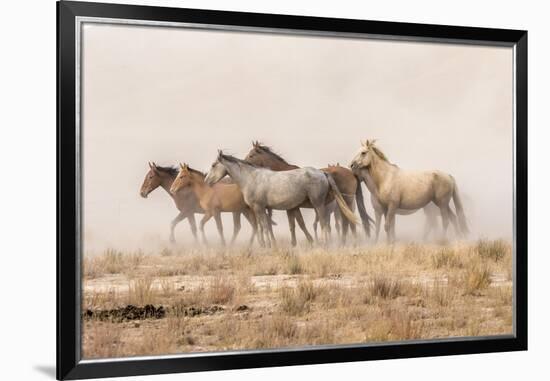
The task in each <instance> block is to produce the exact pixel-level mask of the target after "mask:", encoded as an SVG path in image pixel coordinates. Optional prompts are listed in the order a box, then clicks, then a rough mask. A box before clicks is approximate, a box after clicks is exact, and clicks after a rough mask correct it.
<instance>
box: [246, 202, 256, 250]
mask: <svg viewBox="0 0 550 381" xmlns="http://www.w3.org/2000/svg"><path fill="white" fill-rule="evenodd" d="M243 214H244V217H245V218H246V219H247V221H248V222H249V223H250V226H251V227H252V235H251V236H250V240H249V241H248V246H252V244H253V243H254V237H256V234H257V233H258V224H257V221H256V216H255V215H254V212H252V210H251V209H248V208H246V209H244V210H243Z"/></svg>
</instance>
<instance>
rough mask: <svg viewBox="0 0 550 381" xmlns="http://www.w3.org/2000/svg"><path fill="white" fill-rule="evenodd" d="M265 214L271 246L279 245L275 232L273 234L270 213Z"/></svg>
mask: <svg viewBox="0 0 550 381" xmlns="http://www.w3.org/2000/svg"><path fill="white" fill-rule="evenodd" d="M264 215H265V222H266V225H267V232H268V234H269V239H270V241H271V246H273V247H277V240H276V239H275V234H273V224H272V223H271V218H269V215H268V214H267V213H264Z"/></svg>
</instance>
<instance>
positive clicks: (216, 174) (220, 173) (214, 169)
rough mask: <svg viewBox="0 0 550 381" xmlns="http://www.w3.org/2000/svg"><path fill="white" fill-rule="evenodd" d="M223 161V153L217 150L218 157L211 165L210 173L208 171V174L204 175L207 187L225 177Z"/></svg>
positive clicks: (225, 170) (225, 171)
mask: <svg viewBox="0 0 550 381" xmlns="http://www.w3.org/2000/svg"><path fill="white" fill-rule="evenodd" d="M222 160H223V152H222V151H221V150H218V157H217V158H216V161H215V162H214V163H212V166H211V167H210V171H208V174H207V175H206V178H205V179H204V181H205V182H206V183H207V184H208V185H212V184H215V183H217V182H218V181H220V180H221V179H223V178H224V177H225V175H227V169H225V166H224V165H223V164H222Z"/></svg>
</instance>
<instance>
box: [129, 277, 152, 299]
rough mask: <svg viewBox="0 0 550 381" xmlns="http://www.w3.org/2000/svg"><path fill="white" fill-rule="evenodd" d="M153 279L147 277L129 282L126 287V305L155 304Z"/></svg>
mask: <svg viewBox="0 0 550 381" xmlns="http://www.w3.org/2000/svg"><path fill="white" fill-rule="evenodd" d="M155 294H156V292H155V289H153V279H152V278H149V277H145V278H138V279H132V280H130V283H129V285H128V304H135V305H141V306H143V305H146V304H153V303H155Z"/></svg>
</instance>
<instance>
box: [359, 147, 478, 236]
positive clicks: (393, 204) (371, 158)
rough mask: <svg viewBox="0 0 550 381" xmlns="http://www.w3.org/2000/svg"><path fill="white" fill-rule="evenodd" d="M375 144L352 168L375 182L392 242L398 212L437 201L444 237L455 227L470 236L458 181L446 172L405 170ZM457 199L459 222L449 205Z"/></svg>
mask: <svg viewBox="0 0 550 381" xmlns="http://www.w3.org/2000/svg"><path fill="white" fill-rule="evenodd" d="M374 143H375V142H374V141H369V140H367V141H366V142H365V143H363V144H362V146H361V149H360V150H359V152H358V153H357V155H356V156H355V158H354V159H353V160H352V162H351V165H350V166H351V168H352V170H353V171H354V172H355V174H356V175H358V176H361V173H362V172H363V171H361V170H362V169H366V170H367V173H368V175H369V176H370V178H365V175H364V174H363V179H365V180H366V181H372V183H371V185H372V188H373V190H374V193H375V197H376V199H377V201H378V202H379V203H380V208H381V209H383V211H384V218H385V222H384V229H385V230H386V234H387V239H388V242H394V241H395V214H396V211H397V210H398V209H403V210H417V209H420V208H423V207H425V206H426V205H428V204H429V203H431V202H433V203H434V204H435V205H437V206H438V207H439V210H440V213H441V219H442V222H443V235H445V233H446V231H447V227H448V226H449V220H450V221H451V223H452V224H453V227H454V228H455V230H456V232H457V234H459V235H465V234H467V233H468V226H467V223H466V217H465V215H464V210H463V207H462V201H461V199H460V196H459V192H458V186H457V184H456V181H455V179H454V178H453V177H452V176H451V175H449V174H447V173H444V172H441V171H437V170H433V171H405V170H402V169H401V168H399V167H398V166H397V165H395V164H392V163H390V162H389V161H388V159H387V158H386V155H384V153H383V152H382V151H380V149H378V147H376V146H375V144H374ZM451 198H452V199H453V202H454V205H455V209H456V214H457V216H458V223H457V218H456V216H455V214H454V213H453V212H452V211H451V208H450V206H449V203H450V201H451Z"/></svg>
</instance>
